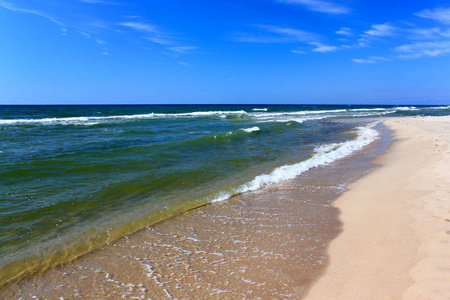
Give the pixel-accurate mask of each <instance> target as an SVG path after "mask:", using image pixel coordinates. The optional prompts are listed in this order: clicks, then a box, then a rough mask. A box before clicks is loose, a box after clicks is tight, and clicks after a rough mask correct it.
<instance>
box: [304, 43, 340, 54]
mask: <svg viewBox="0 0 450 300" xmlns="http://www.w3.org/2000/svg"><path fill="white" fill-rule="evenodd" d="M309 44H310V45H313V46H316V48H314V49H313V50H312V51H314V52H321V53H326V52H334V51H337V50H339V49H340V48H339V47H337V46H328V45H324V44H322V43H318V42H311V43H309Z"/></svg>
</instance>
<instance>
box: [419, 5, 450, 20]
mask: <svg viewBox="0 0 450 300" xmlns="http://www.w3.org/2000/svg"><path fill="white" fill-rule="evenodd" d="M415 15H416V16H418V17H421V18H426V19H431V20H434V21H437V22H441V23H443V24H450V8H443V7H441V8H435V9H424V10H422V11H420V12H418V13H416V14H415Z"/></svg>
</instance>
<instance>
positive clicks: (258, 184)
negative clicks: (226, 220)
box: [211, 121, 379, 202]
mask: <svg viewBox="0 0 450 300" xmlns="http://www.w3.org/2000/svg"><path fill="white" fill-rule="evenodd" d="M378 123H379V122H378V121H377V122H374V123H371V124H369V125H368V126H367V127H359V128H358V137H357V138H356V139H354V140H351V141H347V142H344V143H341V144H338V145H333V147H331V146H330V147H329V148H328V149H325V146H324V147H323V148H322V149H321V150H322V151H318V152H316V154H315V155H313V157H311V158H309V159H307V160H305V161H302V162H299V163H296V164H293V165H285V166H282V167H279V168H276V169H275V170H273V171H272V172H271V173H270V174H262V175H259V176H256V177H255V178H254V179H253V180H252V181H250V182H248V183H245V184H243V185H241V186H239V187H238V188H236V189H235V190H234V191H228V192H222V193H219V194H216V195H215V196H213V199H212V201H211V202H219V201H223V200H226V199H228V198H230V197H231V196H232V195H233V194H235V193H245V192H250V191H255V190H258V189H260V188H263V187H265V186H268V185H272V184H275V183H278V182H281V181H285V180H288V179H292V178H295V177H297V176H298V175H300V174H302V173H304V172H306V171H308V170H310V169H312V168H315V167H319V166H325V165H329V164H330V163H332V162H334V161H336V160H338V159H340V158H343V157H346V156H348V155H350V154H352V153H354V152H355V151H358V150H361V149H362V148H363V147H365V146H367V145H369V144H370V143H372V142H373V141H374V140H376V139H377V138H378V135H379V132H378V131H376V130H374V129H372V128H373V127H374V126H375V125H376V124H378ZM325 150H328V152H327V151H325Z"/></svg>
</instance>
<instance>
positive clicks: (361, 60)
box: [352, 56, 389, 64]
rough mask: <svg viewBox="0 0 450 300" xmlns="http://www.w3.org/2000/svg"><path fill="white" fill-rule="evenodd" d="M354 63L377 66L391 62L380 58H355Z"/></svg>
mask: <svg viewBox="0 0 450 300" xmlns="http://www.w3.org/2000/svg"><path fill="white" fill-rule="evenodd" d="M352 61H354V62H355V63H358V64H375V63H378V62H382V61H389V59H387V58H384V57H379V56H371V57H370V58H355V59H352Z"/></svg>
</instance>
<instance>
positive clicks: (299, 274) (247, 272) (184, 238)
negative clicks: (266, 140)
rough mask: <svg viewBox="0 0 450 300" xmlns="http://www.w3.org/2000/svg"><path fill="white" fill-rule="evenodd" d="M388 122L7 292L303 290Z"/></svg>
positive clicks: (208, 294) (380, 146) (266, 293)
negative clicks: (355, 145) (369, 135)
mask: <svg viewBox="0 0 450 300" xmlns="http://www.w3.org/2000/svg"><path fill="white" fill-rule="evenodd" d="M379 126H380V127H382V126H381V125H379ZM379 129H380V130H382V131H383V132H385V138H381V139H379V140H377V141H375V142H374V143H373V144H371V145H369V146H368V147H366V148H364V149H363V150H361V151H357V152H355V154H353V155H350V156H348V157H345V158H343V159H340V160H337V161H335V162H333V163H332V164H330V165H327V166H319V167H317V168H313V169H311V170H310V171H308V172H305V173H304V174H302V175H300V176H299V177H298V178H295V179H291V180H287V181H283V182H280V183H277V184H274V185H271V186H268V187H266V188H264V189H260V190H256V191H253V192H248V193H244V194H241V195H238V196H236V197H233V198H231V199H229V200H228V201H225V202H223V203H215V204H214V205H208V206H205V207H202V208H201V209H195V210H191V211H188V212H186V213H184V214H181V215H179V216H176V217H173V218H169V219H167V220H164V221H162V222H160V223H157V224H154V225H152V226H148V227H147V228H145V229H143V230H141V231H138V232H136V233H134V234H131V235H129V236H125V237H124V238H121V239H119V240H117V241H115V242H114V243H111V244H110V245H106V246H105V247H102V248H101V249H98V250H95V251H93V252H91V253H88V254H86V255H83V256H82V257H80V258H78V259H76V260H74V261H73V262H71V263H69V264H65V265H62V266H59V267H56V268H53V269H50V270H48V271H47V272H44V273H43V274H38V275H37V276H32V277H31V278H28V279H24V280H23V281H21V282H18V283H17V284H12V285H10V286H9V287H8V288H7V289H4V290H3V292H4V295H8V296H10V298H14V297H17V296H28V297H44V298H57V297H69V298H71V297H75V295H77V297H87V298H95V297H100V298H101V297H106V296H107V295H110V296H113V297H115V296H117V297H121V296H124V295H125V296H130V297H131V296H134V297H141V296H144V295H145V296H150V297H159V298H165V297H176V298H183V297H185V296H186V295H189V296H191V297H192V298H202V299H207V298H218V299H221V297H224V296H225V297H233V296H234V297H250V298H252V297H261V298H263V299H264V298H272V297H275V298H280V297H281V298H286V297H290V298H296V299H298V298H299V297H302V296H304V295H305V293H306V292H307V290H308V289H309V287H310V285H311V284H312V283H313V282H314V281H315V280H316V279H317V278H318V277H319V276H320V275H321V274H322V273H323V272H324V270H325V267H326V265H327V256H326V253H325V251H326V246H327V245H328V244H329V242H330V241H331V240H333V239H334V238H335V237H336V236H337V234H338V233H339V232H340V230H341V224H340V222H339V221H338V210H337V209H336V208H334V207H332V206H330V203H331V202H332V201H334V200H335V199H336V198H337V197H338V195H339V194H340V193H341V192H342V190H343V186H344V185H345V184H348V183H349V182H354V181H355V180H357V179H358V178H361V176H363V175H364V174H365V173H366V172H367V171H368V170H369V169H373V166H371V165H370V163H369V162H370V161H371V160H372V159H373V158H374V157H376V156H378V155H380V154H381V153H382V152H383V151H384V150H386V149H387V147H388V145H389V144H390V143H391V142H390V139H389V137H390V132H389V133H388V130H387V129H386V128H384V127H383V128H379ZM111 262H113V263H112V264H111ZM169 294H170V295H171V296H168V295H169ZM183 295H184V296H183Z"/></svg>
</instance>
